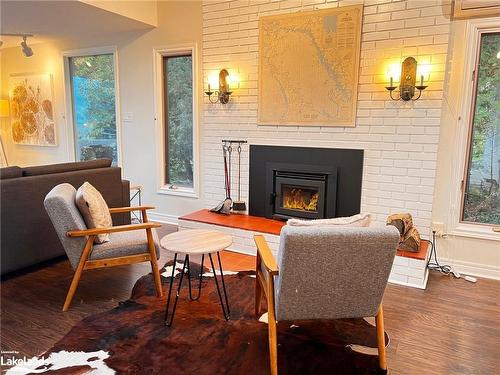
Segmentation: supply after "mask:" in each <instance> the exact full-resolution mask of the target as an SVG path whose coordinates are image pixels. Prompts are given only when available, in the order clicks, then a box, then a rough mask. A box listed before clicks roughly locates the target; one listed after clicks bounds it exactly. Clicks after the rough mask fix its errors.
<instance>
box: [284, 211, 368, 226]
mask: <svg viewBox="0 0 500 375" xmlns="http://www.w3.org/2000/svg"><path fill="white" fill-rule="evenodd" d="M371 220H372V215H371V214H370V213H361V214H357V215H353V216H349V217H335V218H333V219H316V220H300V219H289V220H288V221H287V222H286V224H287V225H291V226H294V227H311V226H328V225H340V226H346V227H368V226H370V223H371Z"/></svg>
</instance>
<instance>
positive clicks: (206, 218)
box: [179, 209, 286, 235]
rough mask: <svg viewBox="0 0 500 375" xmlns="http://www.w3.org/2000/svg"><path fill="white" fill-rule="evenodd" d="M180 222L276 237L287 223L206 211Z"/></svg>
mask: <svg viewBox="0 0 500 375" xmlns="http://www.w3.org/2000/svg"><path fill="white" fill-rule="evenodd" d="M179 220H186V221H195V222H198V223H205V224H213V225H220V226H223V227H228V228H235V229H243V230H248V231H252V232H261V233H269V234H275V235H279V234H280V232H281V228H283V226H284V225H285V224H286V222H285V221H280V220H273V219H267V218H265V217H259V216H250V215H244V214H230V215H222V214H217V213H215V212H211V211H210V210H206V209H205V210H199V211H196V212H192V213H190V214H187V215H185V216H181V217H180V218H179Z"/></svg>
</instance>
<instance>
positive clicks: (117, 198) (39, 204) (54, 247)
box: [0, 159, 130, 276]
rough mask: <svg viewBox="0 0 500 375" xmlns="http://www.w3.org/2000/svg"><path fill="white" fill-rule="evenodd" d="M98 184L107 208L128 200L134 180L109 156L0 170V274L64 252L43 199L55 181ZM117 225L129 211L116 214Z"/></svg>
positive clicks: (57, 182) (76, 186) (114, 218)
mask: <svg viewBox="0 0 500 375" xmlns="http://www.w3.org/2000/svg"><path fill="white" fill-rule="evenodd" d="M85 181H88V182H90V183H91V184H92V185H94V186H95V187H96V188H97V189H98V190H99V191H100V192H101V193H102V195H103V197H104V199H105V200H106V203H107V204H108V206H109V207H123V206H129V205H130V183H129V182H128V181H126V180H122V178H121V169H120V168H118V167H112V166H111V159H98V160H92V161H85V162H76V163H64V164H53V165H44V166H36V167H27V168H20V167H15V166H14V167H7V168H1V169H0V215H1V216H0V220H1V221H0V223H1V233H0V235H1V237H0V248H1V258H0V264H1V275H2V276H4V275H5V274H7V273H10V272H13V271H18V270H20V269H23V268H25V267H29V266H33V265H35V264H38V263H41V262H44V261H47V260H50V259H53V258H56V257H59V256H62V255H64V254H65V252H64V249H63V247H62V245H61V242H60V241H59V238H58V237H57V234H56V232H55V230H54V227H53V226H52V223H51V222H50V219H49V217H48V215H47V213H46V211H45V208H44V205H43V200H44V198H45V196H46V195H47V193H48V192H49V191H50V190H51V189H52V188H53V187H54V186H56V185H58V184H61V183H64V182H67V183H69V184H71V185H73V186H74V187H75V188H78V187H80V185H81V184H83V183H84V182H85ZM113 223H114V224H115V225H120V224H129V223H130V216H129V215H127V214H120V215H114V216H113Z"/></svg>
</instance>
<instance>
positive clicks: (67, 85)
mask: <svg viewBox="0 0 500 375" xmlns="http://www.w3.org/2000/svg"><path fill="white" fill-rule="evenodd" d="M108 53H110V54H112V55H113V63H114V67H113V68H114V75H115V77H114V78H115V112H116V118H115V120H116V145H117V159H118V160H117V166H119V167H121V168H122V169H123V165H122V160H123V158H122V122H121V110H120V90H119V86H120V85H119V82H118V77H119V74H118V49H117V48H116V46H105V47H93V48H85V49H74V50H68V51H63V52H62V53H61V54H62V57H63V85H64V103H65V105H66V113H65V120H66V124H67V125H68V132H67V136H68V147H69V154H70V159H71V160H74V161H77V160H76V151H75V147H76V141H75V126H74V125H75V124H74V122H73V103H72V96H73V95H72V93H71V77H70V69H69V58H70V57H79V56H88V55H100V54H108Z"/></svg>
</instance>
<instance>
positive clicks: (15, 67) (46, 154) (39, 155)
mask: <svg viewBox="0 0 500 375" xmlns="http://www.w3.org/2000/svg"><path fill="white" fill-rule="evenodd" d="M31 47H32V48H33V51H34V55H33V56H32V57H30V58H29V59H28V58H26V57H24V55H23V54H22V52H21V48H20V47H15V48H5V49H3V50H2V54H1V60H0V61H1V67H2V69H1V92H2V94H1V98H2V99H7V98H8V96H9V94H8V85H9V76H10V74H16V73H52V74H53V84H54V102H53V103H54V114H55V116H56V117H55V120H56V134H57V143H58V146H56V147H39V146H27V145H18V144H14V143H13V141H12V131H11V127H10V124H9V121H8V119H2V120H3V121H2V129H1V130H2V132H1V133H2V139H3V144H4V147H5V152H6V154H7V161H8V162H9V165H22V166H27V165H38V164H51V163H58V162H64V161H69V151H70V150H69V145H68V142H67V137H68V132H67V127H66V124H65V118H64V116H65V113H64V93H63V90H62V84H63V83H62V74H61V73H62V59H61V57H60V55H59V50H58V48H57V47H56V46H54V45H50V44H35V45H32V46H31Z"/></svg>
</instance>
